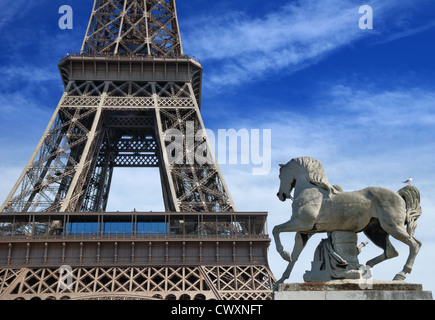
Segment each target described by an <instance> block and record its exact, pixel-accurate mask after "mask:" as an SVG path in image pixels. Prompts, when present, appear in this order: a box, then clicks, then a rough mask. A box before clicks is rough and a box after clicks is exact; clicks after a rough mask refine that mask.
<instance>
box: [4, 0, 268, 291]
mask: <svg viewBox="0 0 435 320" xmlns="http://www.w3.org/2000/svg"><path fill="white" fill-rule="evenodd" d="M59 71H60V74H61V77H62V81H63V84H64V88H65V91H64V93H63V95H62V97H61V99H60V102H59V104H58V106H57V108H56V110H55V112H54V113H53V116H52V118H51V119H50V121H49V124H48V126H47V128H46V130H45V132H44V134H43V136H42V138H41V140H40V142H39V143H38V145H37V147H36V149H35V151H34V152H33V154H32V156H31V158H30V160H29V162H28V164H27V166H26V167H25V169H24V171H23V172H22V174H21V175H20V177H19V179H18V181H17V183H16V184H15V185H14V187H13V188H12V191H11V192H10V194H9V195H8V197H7V199H6V201H5V202H4V204H3V205H2V207H1V209H0V211H1V212H3V213H4V214H13V216H14V217H16V214H17V213H23V214H24V213H29V214H30V213H46V214H48V215H49V216H50V215H54V214H59V213H71V212H83V213H86V212H105V211H106V207H107V202H108V197H109V193H110V185H111V181H112V175H113V170H114V168H116V167H158V168H159V170H160V176H161V182H162V193H163V198H164V204H165V209H166V211H167V212H185V213H204V212H219V213H230V212H237V210H236V207H235V205H234V202H233V200H232V198H231V195H230V193H229V191H228V187H227V185H226V183H225V181H224V178H223V176H222V173H221V171H220V169H219V166H218V165H217V162H216V159H215V158H214V155H213V151H212V149H211V144H210V141H209V139H208V137H207V135H206V133H205V130H204V129H205V127H204V123H203V120H202V118H201V113H200V107H201V86H202V66H201V64H200V62H199V61H197V60H196V59H194V58H193V57H191V56H187V55H184V53H183V47H182V43H181V38H180V32H179V26H178V19H177V12H176V6H175V1H174V0H95V1H94V6H93V10H92V15H91V18H90V21H89V25H88V29H87V32H86V36H85V38H84V41H83V45H82V48H81V52H80V53H79V54H69V55H67V56H66V57H65V58H63V59H62V60H61V62H60V63H59ZM173 130H177V132H180V133H181V134H182V137H183V142H182V145H181V148H180V149H177V150H182V152H181V153H177V154H175V157H174V155H173V154H171V153H170V152H168V150H172V149H170V148H172V146H174V145H175V146H177V144H176V141H175V140H174V139H173V138H171V134H170V133H171V132H173ZM198 137H200V138H199V139H198ZM198 154H201V155H203V156H204V157H205V158H206V160H207V161H202V162H200V163H199V162H198V161H194V160H192V159H193V158H192V157H194V155H198ZM171 156H172V158H174V159H172V158H171V159H172V160H171V161H170V157H171ZM9 217H12V215H11V216H9ZM14 219H15V218H14ZM14 223H15V221H9V222H7V221H5V222H4V224H2V225H1V226H0V227H1V228H0V229H2V230H3V232H2V236H3V240H2V241H3V243H4V244H6V243H7V246H6V247H4V248H2V250H3V251H8V252H9V255H7V254H3V258H4V259H3V260H4V261H3V262H1V261H0V264H3V265H4V266H5V269H2V271H0V274H1V276H2V281H3V282H2V285H1V288H0V292H3V295H2V296H1V295H0V297H6V296H8V297H23V295H24V296H25V295H26V294H29V295H44V294H45V293H47V294H49V293H53V292H52V291H53V290H54V287H55V286H56V284H55V283H56V276H55V273H56V272H55V270H58V268H55V267H51V268H46V266H44V265H41V261H44V259H42V258H41V259H42V260H41V259H40V260H35V262H33V264H32V262H31V259H27V260H21V261H20V263H18V265H19V266H20V268H13V266H14V261H18V260H19V259H18V258H12V257H13V256H16V257H21V258H20V259H25V257H28V256H29V255H30V254H29V252H30V251H32V250H33V249H32V250H31V249H30V248H34V247H35V246H32V242H28V245H27V247H21V246H16V245H14V241H15V240H13V234H11V233H10V232H11V231H10V230H11V229H10V228H9V227H7V226H11V225H14ZM28 223H33V225H32V227H31V228H30V230H32V231H31V233H32V235H33V234H34V233H35V232H36V230H37V228H35V223H36V222H35V221H33V222H32V221H28ZM56 223H57V224H59V225H61V226H64V227H65V225H67V221H66V220H65V216H64V217H63V218H62V217H61V218H59V220H58V221H57V222H56ZM5 226H6V227H5ZM44 230H45V232H46V234H47V235H53V236H54V233H53V232H54V231H53V230H52V229H50V228H47V229H44ZM19 234H20V233H19ZM9 236H12V238H8V239H6V238H5V237H9ZM167 236H168V234H167ZM11 239H12V240H11ZM106 240H107V239H106ZM17 241H18V240H17ZM20 241H21V240H20ZM65 241H67V242H66V243H68V241H70V239H69V238H67V239H66V240H65ZM107 241H109V240H107ZM110 241H112V242H113V243H115V242H116V241H115V240H110ZM139 241H140V240H139ZM47 243H49V242H47ZM267 243H268V242H267ZM47 246H49V245H48V244H47ZM50 247H51V246H50ZM56 248H57V249H56V250H59V252H61V251H62V250H63V249H62V248H61V247H56ZM35 250H36V249H35ZM41 250H42V251H44V250H45V249H42V248H39V249H37V250H36V252H40V251H41ZM79 251H80V250H79ZM59 252H58V253H57V255H60V253H59ZM245 253H246V254H247V255H249V250H247V251H246V252H245ZM94 254H96V253H95V252H94ZM94 258H95V259H96V257H94ZM17 259H18V260H17ZM95 259H94V260H95ZM266 260H267V259H266ZM266 260H265V261H266ZM23 261H24V262H25V263H23ZM94 262H95V261H93V263H94ZM75 263H76V262H74V261H71V265H72V266H74V265H75ZM250 263H251V265H249V264H248V265H246V266H243V265H238V264H236V263H235V261H233V263H232V264H231V266H224V265H220V264H219V258H218V259H217V261H214V263H213V264H211V265H208V266H204V265H201V264H200V263H199V264H198V263H197V264H196V265H194V266H189V267H187V266H183V267H179V268H177V267H174V266H173V265H171V266H168V265H165V264H163V265H160V266H155V265H153V267H150V266H140V267H139V266H134V267H130V268H132V269H122V268H121V266H119V265H118V264H117V265H116V266H107V267H104V266H101V265H98V267H96V266H89V267H86V266H83V265H80V264H79V265H75V269H74V270H75V271H74V272H75V273H74V277H75V279H76V280H77V287H76V289H75V291H73V292H69V293H70V294H69V295H66V296H68V297H69V298H74V299H76V298H77V299H80V297H81V298H83V297H84V296H86V297H88V298H89V297H91V296H92V294H94V296H93V297H97V298H98V297H100V298H108V297H109V298H110V297H111V298H114V297H115V296H116V293H117V292H121V291H123V290H124V289H125V288H126V287H125V284H124V282H125V281H127V282H128V283H129V291H128V292H129V293H128V294H124V297H127V296H128V297H132V296H137V295H136V293H137V292H142V297H145V298H153V297H154V298H155V297H157V296H158V297H162V298H167V297H168V296H170V295H171V293H170V292H171V291H174V290H172V289H174V287H173V286H171V285H169V283H173V282H171V281H172V280H170V279H171V274H176V275H177V276H176V277H177V278H180V279H183V281H181V282H175V283H178V284H180V285H181V284H182V286H183V288H184V289H186V285H187V287H188V288H194V290H193V289H192V290H193V291H195V290H196V291H201V290H204V292H208V293H206V294H203V295H204V297H206V298H210V297H213V298H219V297H221V298H222V297H226V298H240V297H242V298H243V297H244V296H243V292H242V293H240V292H239V291H240V290H238V289H239V288H241V289H243V288H244V286H243V285H238V282H237V281H238V280H237V279H239V278H240V277H245V276H244V275H246V274H248V273H247V271H246V270H248V269H249V270H250V271H249V272H250V274H251V276H254V274H257V275H258V274H261V277H264V278H265V279H268V280H266V281H265V282H266V283H268V289H267V290H269V291H270V290H271V284H270V281H271V280H270V279H273V276H272V275H271V274H270V271H269V269H268V267H267V262H266V265H261V266H255V265H252V264H255V263H254V261H253V260H252V259H251V260H250ZM120 268H121V269H120ZM220 268H221V269H220ZM246 268H248V269H246ZM252 268H254V269H255V270H254V269H252ZM125 270H129V271H128V272H129V273H128V274H129V275H130V278H128V280H125V279H124V277H126V275H127V273H126V272H127V271H125ZM162 270H164V271H162ZM231 270H232V271H231ZM214 272H217V273H216V274H214V275H213V276H212V274H213V273H214ZM186 273H187V274H188V275H189V276H188V277H187V278H183V276H182V275H185V274H186ZM239 273H240V275H241V276H238V274H239ZM81 274H87V277H88V280H87V282H86V283H94V284H93V286H92V288H93V290H94V291H92V290H91V289H90V285H89V284H87V285H84V287H85V288H87V289H83V290H84V291H83V290H82V289H79V287H80V283H84V282H83V281H81V280H80V279H81V278H80V277H81ZM101 274H104V277H105V279H106V280H107V281H106V282H104V281H101V280H98V279H100V278H99V275H101ZM118 274H121V276H120V277H121V278H122V279H123V280H122V281H121V280H119V277H118V276H117V275H118ZM152 274H158V275H159V277H162V278H164V281H165V282H164V283H165V284H164V286H163V285H159V284H157V283H160V282H159V281H156V280H153V279H154V278H153V276H152ZM163 274H164V275H165V276H163ZM191 274H192V275H193V274H195V277H200V278H201V279H202V280H201V281H200V282H197V281H196V280H188V279H193V278H195V277H194V276H192V277H190V275H191ZM206 274H207V275H208V278H209V279H208V280H207V281H206V280H204V279H206V278H207V277H204V275H206ZM222 274H224V275H226V276H224V277H221V276H220V275H222ZM230 274H232V276H230ZM109 275H113V277H114V278H111V277H110V276H109ZM146 275H147V276H146ZM137 277H140V278H141V279H142V280H143V281H140V282H138V281H135V280H134V279H136V278H137ZM231 277H232V278H233V280H231V281H230V280H228V279H229V278H231ZM234 277H236V278H234ZM226 278H228V279H227V280H225V279H226ZM92 279H94V280H92ZM145 279H147V280H145ZM124 280H125V281H124ZM19 281H21V284H20V285H19V286H18V287H16V286H14V285H13V284H16V283H18V282H19ZM26 281H30V282H29V283H28V282H26ZM93 281H96V282H93ZM146 281H151V282H152V283H153V285H146V286H145V282H146ZM162 281H163V280H162ZM204 281H205V282H204ZM222 281H224V282H222ZM225 281H227V282H225ZM252 281H253V282H252V284H255V283H256V282H255V280H252ZM257 281H260V280H257ZM261 281H262V280H261ZM261 281H260V282H261ZM151 282H148V283H151ZM26 283H28V284H26ZM36 283H39V285H38V288H39V289H38V290H36V289H35V285H36ZM103 283H106V284H103ZM107 283H110V287H111V288H112V289H111V290H109V291H107V290H102V291H101V290H100V289H97V288H100V285H101V286H103V287H104V288H106V289H107V288H108V286H109V284H107ZM224 283H226V284H224ZM228 283H230V284H231V283H233V287H231V288H232V289H233V290H235V292H238V293H234V294H232V295H231V294H230V295H223V296H222V295H219V294H218V291H219V290H218V289H217V287H220V288H222V287H223V288H226V289H228V288H229V286H231V285H230V284H228ZM168 285H169V287H168ZM137 286H140V288H139V287H137ZM150 286H151V287H152V288H157V289H156V290H157V291H159V292H160V293H156V294H154V295H150V294H148V293H150V292H154V291H156V290H154V289H149V290H148V291H146V290H145V289H144V288H145V287H147V288H151V287H150ZM216 286H217V287H216ZM41 288H45V289H41ZM168 288H169V289H168ZM205 288H208V289H205ZM236 288H237V290H236ZM245 288H246V287H245ZM250 288H251V289H250V290H251V292H248V291H246V294H247V296H245V298H248V297H249V298H264V297H266V296H268V294H267V293H264V292H263V291H264V290H263V289H264V288H262V290H260V291H261V294H258V295H256V294H255V293H254V292H252V289H253V288H256V287H255V286H254V287H252V286H251V287H250ZM40 289H41V290H42V291H41V290H40ZM178 289H180V288H178ZM23 290H24V291H23ZM26 290H27V291H26ZM44 290H47V292H46V291H44ZM56 290H58V289H56ZM56 290H55V291H56ZM95 290H96V291H95ZM144 290H145V291H146V292H148V293H147V294H143V292H144ZM189 290H190V289H189ZM189 290H181V291H182V292H184V293H183V294H186V292H185V291H189ZM207 290H209V291H207ZM267 290H266V291H267ZM85 291H86V295H84V296H80V293H81V292H85ZM175 291H176V290H175ZM242 291H243V290H242ZM99 292H105V293H107V294H106V295H101V294H100V295H99V294H98V293H99ZM211 292H214V293H215V294H214V295H212V294H211ZM270 292H271V291H270ZM56 293H58V294H60V293H59V292H58V291H56ZM73 293H74V294H73ZM118 296H119V295H118ZM175 296H176V297H177V298H180V295H175ZM195 296H196V295H195ZM50 297H51V295H50ZM56 297H58V296H56ZM201 297H202V296H201Z"/></svg>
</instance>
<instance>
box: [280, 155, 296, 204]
mask: <svg viewBox="0 0 435 320" xmlns="http://www.w3.org/2000/svg"><path fill="white" fill-rule="evenodd" d="M279 166H280V168H279V180H280V181H281V184H280V186H279V191H278V193H277V194H276V195H277V197H278V198H279V200H281V201H286V200H287V199H290V197H291V196H290V194H291V192H292V190H293V188H294V187H295V185H296V177H297V174H298V172H297V169H298V165H297V164H296V163H293V162H292V161H290V162H288V163H287V164H280V165H279Z"/></svg>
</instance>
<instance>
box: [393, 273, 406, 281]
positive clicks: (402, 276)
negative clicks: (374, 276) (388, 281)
mask: <svg viewBox="0 0 435 320" xmlns="http://www.w3.org/2000/svg"><path fill="white" fill-rule="evenodd" d="M405 279H406V275H405V273H404V272H399V273H398V274H396V276H395V277H394V279H393V281H405Z"/></svg>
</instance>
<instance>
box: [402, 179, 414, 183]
mask: <svg viewBox="0 0 435 320" xmlns="http://www.w3.org/2000/svg"><path fill="white" fill-rule="evenodd" d="M411 182H412V177H409V179H408V180H406V181H402V183H407V184H411Z"/></svg>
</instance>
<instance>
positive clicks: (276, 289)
mask: <svg viewBox="0 0 435 320" xmlns="http://www.w3.org/2000/svg"><path fill="white" fill-rule="evenodd" d="M281 283H284V280H283V279H280V280H278V281H277V282H275V285H274V286H273V291H278V289H279V285H280V284H281Z"/></svg>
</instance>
